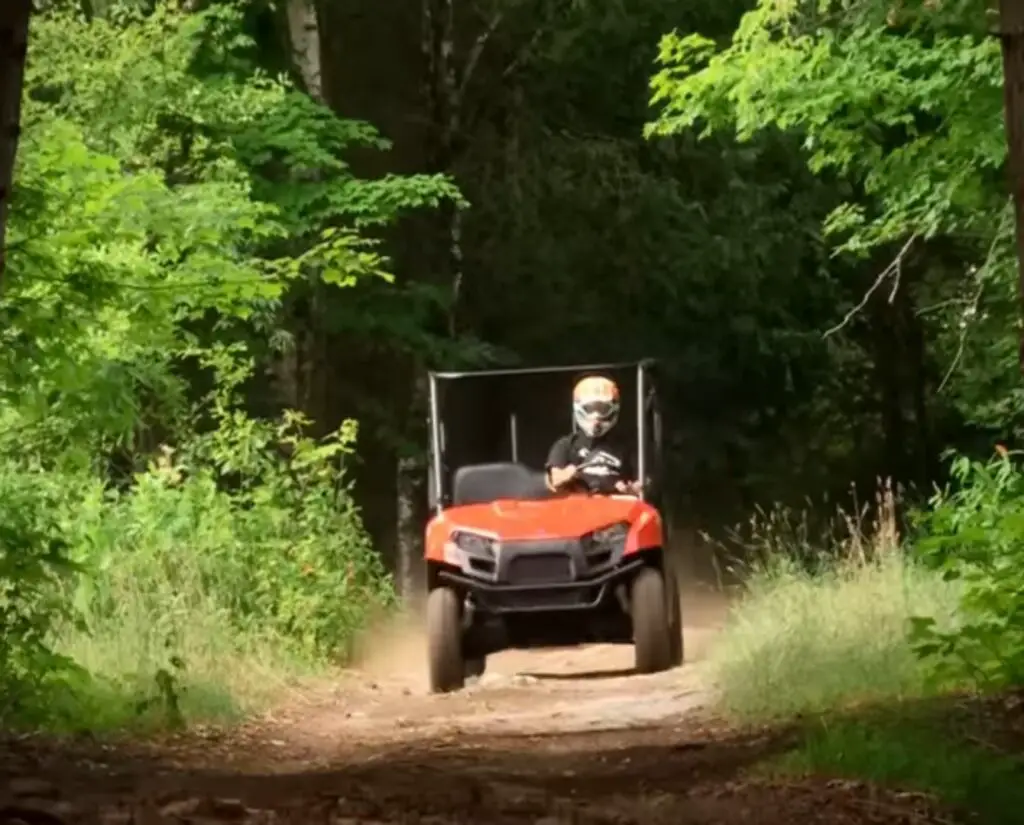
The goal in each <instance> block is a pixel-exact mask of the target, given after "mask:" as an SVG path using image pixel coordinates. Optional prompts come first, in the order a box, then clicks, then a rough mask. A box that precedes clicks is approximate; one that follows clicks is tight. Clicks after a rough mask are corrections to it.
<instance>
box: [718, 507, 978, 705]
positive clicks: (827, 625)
mask: <svg viewBox="0 0 1024 825" xmlns="http://www.w3.org/2000/svg"><path fill="white" fill-rule="evenodd" d="M873 511H874V513H875V516H874V518H873V519H871V520H870V521H868V520H867V510H866V509H864V510H862V511H860V513H858V516H857V518H853V517H851V516H849V515H848V514H846V513H842V512H840V513H839V515H838V517H837V518H836V519H835V520H834V522H833V523H832V525H831V526H830V527H829V528H828V529H827V530H825V531H823V532H822V539H823V540H822V541H821V542H820V543H818V544H815V542H814V541H812V540H811V538H810V537H809V536H810V532H809V530H808V529H807V526H806V525H807V522H806V517H804V516H799V517H796V518H794V517H793V516H792V514H791V513H788V512H786V511H782V510H779V509H776V510H774V511H772V512H771V513H767V514H764V513H761V514H759V515H758V516H757V517H755V518H754V519H753V520H752V521H751V523H750V525H749V529H748V531H747V534H746V536H745V537H744V539H743V540H744V543H745V548H746V550H747V561H746V569H745V571H744V585H743V588H744V597H743V598H741V599H739V600H737V602H736V604H735V605H734V607H733V608H732V610H731V612H730V615H729V618H728V621H727V624H726V626H725V628H724V630H723V632H722V633H721V635H720V637H719V638H717V639H716V642H715V645H714V646H713V648H712V650H711V653H710V656H709V668H710V671H711V673H712V676H713V679H714V682H715V685H716V687H717V689H718V691H719V694H720V700H721V703H722V706H723V708H724V709H725V710H726V711H727V712H728V713H729V714H730V715H732V716H734V717H736V718H740V719H747V720H754V719H756V720H759V721H760V720H773V719H783V718H791V717H794V716H797V715H800V714H812V713H821V712H826V711H830V710H833V709H836V708H842V707H847V706H850V705H853V704H858V703H861V702H871V701H877V700H879V699H898V700H902V699H906V698H911V697H917V696H922V695H924V694H926V693H927V692H928V682H927V672H926V670H925V668H924V667H923V666H922V664H921V662H920V661H919V659H918V658H917V657H916V656H915V654H914V652H913V651H912V649H911V647H910V645H909V643H908V641H907V636H906V632H907V627H908V621H909V619H910V618H911V617H912V616H933V617H935V618H936V619H937V620H938V621H940V622H942V623H946V622H948V621H950V620H951V619H952V617H953V616H954V615H955V610H956V604H957V597H958V591H957V588H956V587H955V586H954V585H952V584H950V583H947V582H944V581H943V580H942V579H941V578H940V577H938V576H936V575H935V574H933V573H931V572H929V571H926V570H923V569H921V568H920V567H919V566H917V565H916V564H914V563H913V561H912V560H910V559H909V558H908V557H907V555H906V554H905V553H904V551H903V549H902V548H901V546H900V540H899V534H898V530H897V528H896V519H895V506H894V501H893V496H892V493H891V490H888V489H883V490H882V492H881V493H880V494H879V496H878V499H877V502H876V507H875V508H873ZM866 521H868V523H867V526H866V527H865V522H866Z"/></svg>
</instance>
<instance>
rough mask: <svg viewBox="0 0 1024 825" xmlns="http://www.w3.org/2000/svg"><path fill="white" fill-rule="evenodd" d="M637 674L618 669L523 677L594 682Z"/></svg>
mask: <svg viewBox="0 0 1024 825" xmlns="http://www.w3.org/2000/svg"><path fill="white" fill-rule="evenodd" d="M635 674H636V670H635V669H634V668H631V667H630V668H618V669H615V670H584V671H582V672H581V673H543V672H539V673H538V672H534V671H527V672H525V673H523V676H527V677H529V678H531V679H537V680H538V681H541V682H592V681H599V680H601V679H622V678H624V677H626V676H633V675H635Z"/></svg>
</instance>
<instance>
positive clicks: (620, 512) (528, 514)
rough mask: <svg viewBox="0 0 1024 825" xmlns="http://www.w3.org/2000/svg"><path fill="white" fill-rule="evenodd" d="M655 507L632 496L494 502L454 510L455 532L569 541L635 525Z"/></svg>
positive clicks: (447, 518) (451, 519) (449, 520)
mask: <svg viewBox="0 0 1024 825" xmlns="http://www.w3.org/2000/svg"><path fill="white" fill-rule="evenodd" d="M651 510H652V508H651V505H649V504H647V503H645V502H643V501H640V500H639V499H636V498H632V497H630V496H587V495H571V496H565V497H559V498H554V499H546V500H543V501H494V502H491V503H489V504H468V505H463V506H461V507H452V508H451V509H449V510H447V511H446V513H445V521H446V522H447V524H448V525H449V526H450V527H451V528H452V529H460V528H461V529H464V530H474V531H479V532H481V533H486V534H493V535H496V536H497V537H498V538H500V539H501V540H503V541H523V540H529V539H535V540H542V539H569V538H578V537H579V536H582V535H584V534H585V533H589V532H591V531H592V530H597V529H599V528H601V527H607V526H608V525H610V524H615V523H616V522H621V521H628V522H630V523H633V522H634V521H636V520H637V519H638V518H640V516H641V515H642V514H643V513H650V512H651Z"/></svg>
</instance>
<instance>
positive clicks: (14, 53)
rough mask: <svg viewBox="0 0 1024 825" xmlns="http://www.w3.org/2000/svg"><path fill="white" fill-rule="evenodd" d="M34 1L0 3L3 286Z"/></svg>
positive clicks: (0, 248) (0, 251)
mask: <svg viewBox="0 0 1024 825" xmlns="http://www.w3.org/2000/svg"><path fill="white" fill-rule="evenodd" d="M31 12H32V2H31V0H2V2H0V286H2V285H3V277H4V273H5V271H6V269H7V246H6V237H7V236H6V230H7V215H8V213H9V210H10V199H11V187H12V184H13V181H14V158H15V155H16V154H17V152H18V134H19V131H20V128H21V92H22V86H23V84H24V78H25V56H26V54H27V53H28V21H29V16H30V14H31Z"/></svg>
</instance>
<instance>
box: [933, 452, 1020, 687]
mask: <svg viewBox="0 0 1024 825" xmlns="http://www.w3.org/2000/svg"><path fill="white" fill-rule="evenodd" d="M1018 456H1019V454H1012V453H1009V452H1007V451H1006V450H1000V452H999V454H998V455H997V456H996V457H995V458H994V459H993V460H991V461H989V462H987V463H986V462H980V461H972V460H970V459H968V458H966V457H963V456H958V457H954V458H953V461H952V466H951V469H952V478H953V486H952V487H951V488H949V487H948V488H947V489H945V490H943V491H940V492H939V493H937V494H936V495H935V497H934V498H933V499H932V502H931V508H930V510H929V511H927V512H923V513H921V514H919V518H918V527H919V528H920V531H921V537H920V539H919V541H918V549H919V553H920V556H921V558H922V560H923V561H924V562H925V563H926V564H928V565H929V566H930V567H931V568H932V569H934V570H936V571H938V572H940V573H941V574H942V577H943V579H945V580H946V581H950V582H957V583H959V585H960V590H959V592H960V594H961V595H960V603H959V615H960V622H959V623H958V625H957V626H955V627H942V626H940V625H937V624H936V623H935V621H934V620H933V618H932V617H929V616H927V615H925V616H922V617H920V618H918V619H917V620H916V621H915V630H914V642H915V649H916V651H917V653H918V654H919V655H921V656H922V657H925V658H926V659H927V660H928V661H929V662H930V663H931V664H932V665H934V668H935V675H936V676H937V677H938V679H939V680H940V682H941V683H942V684H949V683H951V682H952V683H957V682H962V681H964V680H968V681H970V682H971V683H973V684H974V685H975V686H976V687H978V688H980V689H985V690H992V689H999V688H1005V687H1009V686H1019V685H1022V684H1024V474H1022V473H1021V471H1020V468H1019V466H1018V464H1017V461H1016V459H1017V457H1018Z"/></svg>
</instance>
